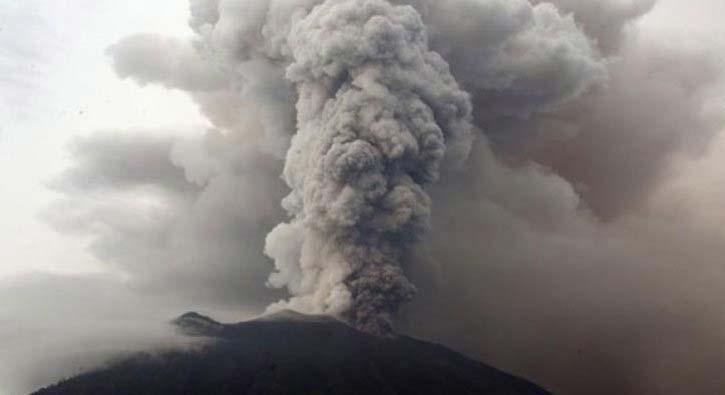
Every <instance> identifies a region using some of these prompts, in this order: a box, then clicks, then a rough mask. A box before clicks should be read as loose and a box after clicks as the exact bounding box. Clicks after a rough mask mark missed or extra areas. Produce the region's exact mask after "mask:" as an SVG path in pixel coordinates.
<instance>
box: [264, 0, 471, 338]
mask: <svg viewBox="0 0 725 395" xmlns="http://www.w3.org/2000/svg"><path fill="white" fill-rule="evenodd" d="M287 45H288V46H289V48H290V51H291V56H292V59H293V62H292V63H291V65H290V66H289V67H288V68H287V78H288V79H290V80H291V81H293V82H294V83H295V85H296V87H297V94H298V101H297V119H298V121H297V128H298V130H297V133H296V134H295V137H294V138H293V140H292V145H291V147H290V149H289V152H288V154H287V159H286V164H285V171H284V176H285V180H286V182H287V185H288V186H289V187H290V188H291V189H292V192H291V193H290V195H288V196H287V197H286V198H285V200H284V201H283V205H284V207H285V209H286V210H287V212H288V213H289V214H290V215H291V216H293V217H294V218H293V220H292V221H291V222H289V223H286V224H282V225H280V226H279V227H278V228H276V229H275V230H273V231H272V233H270V234H269V236H268V237H267V247H266V251H267V254H268V255H270V256H271V257H272V258H274V259H275V267H276V269H277V271H276V272H275V273H274V274H273V275H272V276H271V277H270V284H271V285H272V286H274V287H280V288H281V287H286V288H287V289H288V290H289V291H290V293H291V294H292V295H293V297H292V298H291V299H290V300H289V301H285V302H281V303H280V304H278V305H276V306H275V308H278V307H293V308H296V309H301V310H303V311H308V312H310V313H328V314H335V315H342V316H344V317H348V318H349V319H350V320H351V321H352V322H353V323H354V324H355V326H357V327H359V328H361V329H363V330H366V331H370V332H373V333H379V334H387V333H389V332H390V330H391V326H392V324H391V321H392V317H391V316H392V315H393V314H394V313H395V312H396V311H397V310H398V308H399V306H400V304H401V303H402V302H406V301H408V300H409V299H410V298H411V297H412V295H413V293H414V289H415V288H414V287H413V285H412V284H410V282H409V281H408V280H407V279H406V278H405V276H404V275H403V270H402V267H401V264H402V262H401V261H402V259H404V257H405V255H406V253H407V251H408V250H409V249H410V248H411V245H412V243H414V242H415V241H417V240H419V239H420V238H421V237H422V233H423V232H424V231H425V230H426V229H427V228H428V221H429V217H430V199H429V198H428V196H427V195H426V193H425V191H424V189H423V187H424V186H425V185H426V184H428V183H431V182H433V181H435V180H436V179H437V177H438V173H439V168H440V166H441V162H442V161H443V159H444V156H447V157H448V159H449V160H450V161H451V162H458V163H460V162H462V161H463V160H464V159H465V157H466V156H467V154H468V149H469V147H468V146H469V142H470V139H471V135H472V128H473V127H472V125H471V123H470V122H471V104H470V102H469V98H468V95H467V94H465V93H464V92H463V91H461V90H460V89H459V88H458V86H457V84H456V83H455V81H454V79H453V77H452V76H451V75H450V74H449V72H448V65H447V64H446V63H445V62H444V61H443V59H441V58H440V56H439V55H438V54H436V53H434V52H431V51H430V50H429V49H428V39H427V36H426V34H425V28H424V25H423V23H422V21H421V19H420V16H419V15H418V14H417V12H416V11H415V10H414V9H413V8H411V7H405V6H392V5H390V4H389V3H387V2H385V1H380V0H367V1H342V2H340V1H327V2H325V3H323V4H321V5H319V6H317V7H316V8H314V9H313V10H312V11H311V12H310V13H309V14H308V15H306V16H305V17H304V18H301V19H300V20H298V21H297V22H296V23H294V24H293V26H292V28H291V30H290V33H289V38H288V40H287ZM290 245H297V247H298V249H297V250H292V251H290Z"/></svg>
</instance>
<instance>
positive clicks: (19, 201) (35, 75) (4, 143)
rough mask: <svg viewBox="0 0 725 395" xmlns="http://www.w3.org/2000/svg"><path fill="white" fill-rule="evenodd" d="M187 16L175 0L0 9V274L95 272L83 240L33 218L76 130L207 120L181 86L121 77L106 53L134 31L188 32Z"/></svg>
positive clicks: (15, 4) (14, 1) (12, 0)
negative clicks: (147, 83) (138, 82)
mask: <svg viewBox="0 0 725 395" xmlns="http://www.w3.org/2000/svg"><path fill="white" fill-rule="evenodd" d="M187 17H188V10H187V7H186V6H185V5H184V4H180V2H179V1H174V0H161V1H153V2H148V1H128V2H123V3H119V2H117V1H111V0H102V1H82V0H80V1H62V2H59V1H43V0H30V1H25V0H7V1H3V3H2V5H0V74H1V75H2V76H3V77H2V78H0V102H1V103H2V105H1V106H0V125H1V126H0V161H2V163H0V177H1V178H2V179H3V180H4V182H3V184H2V187H0V188H2V190H1V191H0V194H1V195H2V196H3V201H4V202H5V204H4V205H3V209H2V211H3V212H2V214H1V215H2V218H3V221H2V222H0V240H2V247H3V248H2V249H0V250H1V251H0V277H8V276H13V275H17V274H20V273H26V272H29V271H53V272H76V271H87V270H98V265H96V264H95V262H94V259H93V258H92V257H90V256H88V254H86V253H85V252H84V251H83V248H82V245H83V242H82V241H79V240H77V239H74V238H67V237H63V236H62V235H60V234H58V233H56V232H54V231H52V230H50V229H49V228H48V227H47V225H46V224H44V223H43V222H42V221H40V220H39V219H37V215H38V212H39V211H40V209H41V208H42V207H43V206H44V205H47V204H48V202H49V201H50V200H51V199H52V198H53V194H52V193H51V192H50V191H48V190H47V188H45V187H44V183H45V182H47V181H49V179H50V177H52V176H53V175H55V174H57V173H58V172H59V170H60V169H62V168H63V167H64V166H67V162H66V161H65V158H66V156H67V152H66V146H67V144H68V142H69V140H70V138H71V137H72V136H77V135H84V134H88V133H89V132H92V131H95V130H99V129H129V128H134V127H144V128H148V129H154V128H156V127H159V128H160V127H174V128H176V127H177V126H181V128H178V129H184V130H186V129H189V130H190V129H192V128H193V126H195V125H198V124H203V123H204V122H205V121H204V120H203V118H201V117H200V116H199V115H198V110H197V109H196V107H195V106H194V105H192V103H191V101H190V100H189V99H188V98H187V97H186V96H184V95H182V94H180V93H178V92H173V91H171V90H167V89H163V88H158V87H146V88H140V87H138V86H137V85H135V84H133V83H131V82H130V81H125V82H124V81H120V80H119V79H118V77H116V75H115V74H114V73H113V71H112V69H111V67H110V61H109V58H108V56H107V55H106V48H107V47H108V46H109V45H111V44H112V43H114V42H116V41H118V40H119V39H120V38H122V37H124V36H125V35H128V34H130V33H132V32H137V31H148V32H156V33H161V34H168V35H180V36H184V35H187V34H189V29H188V27H187V24H186V19H187ZM159 103H163V105H159ZM41 246H42V247H41Z"/></svg>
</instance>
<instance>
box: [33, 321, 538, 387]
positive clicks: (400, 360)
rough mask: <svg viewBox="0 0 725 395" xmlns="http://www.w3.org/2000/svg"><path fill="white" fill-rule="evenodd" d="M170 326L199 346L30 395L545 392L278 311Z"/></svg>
mask: <svg viewBox="0 0 725 395" xmlns="http://www.w3.org/2000/svg"><path fill="white" fill-rule="evenodd" d="M173 324H174V325H176V327H177V328H178V330H180V331H182V332H183V333H184V334H186V335H188V336H194V337H199V338H201V339H202V340H204V341H203V342H202V344H203V345H202V346H200V347H198V348H194V349H190V350H184V351H168V352H163V353H153V354H152V353H144V354H139V355H134V356H132V357H129V358H126V359H124V360H121V361H118V362H115V363H113V364H110V365H109V366H107V367H105V368H102V369H98V370H95V371H91V372H87V373H84V374H81V375H79V376H76V377H73V378H70V379H67V380H64V381H61V382H59V383H58V384H55V385H52V386H50V387H47V388H44V389H41V390H39V391H37V392H35V393H34V394H35V395H71V394H72V395H85V394H89V395H90V394H94V395H98V394H104V395H143V394H148V395H171V394H185V395H192V394H193V395H197V394H198V395H212V394H220V395H227V394H300V395H302V394H304V395H311V394H361V395H362V394H376V395H408V394H410V395H413V394H415V395H421V394H485V395H545V394H549V392H547V391H546V390H544V389H542V388H540V387H538V386H536V385H534V384H531V383H529V382H527V381H525V380H523V379H520V378H517V377H514V376H512V375H509V374H506V373H504V372H501V371H499V370H497V369H494V368H491V367H489V366H486V365H484V364H482V363H480V362H478V361H475V360H472V359H470V358H467V357H465V356H463V355H461V354H458V353H456V352H453V351H451V350H449V349H446V348H445V347H442V346H439V345H436V344H432V343H428V342H424V341H420V340H416V339H413V338H411V337H408V336H402V335H398V336H393V337H378V336H373V335H370V334H367V333H363V332H360V331H358V330H356V329H354V328H352V327H350V326H348V325H347V324H345V323H343V322H340V321H338V320H336V319H334V318H331V317H327V316H309V315H303V314H300V313H296V312H293V311H283V312H280V313H276V314H273V315H268V316H263V317H261V318H258V319H255V320H252V321H245V322H240V323H237V324H222V323H219V322H216V321H215V320H213V319H211V318H209V317H205V316H203V315H201V314H197V313H187V314H184V315H182V316H181V317H179V318H177V319H176V320H174V321H173Z"/></svg>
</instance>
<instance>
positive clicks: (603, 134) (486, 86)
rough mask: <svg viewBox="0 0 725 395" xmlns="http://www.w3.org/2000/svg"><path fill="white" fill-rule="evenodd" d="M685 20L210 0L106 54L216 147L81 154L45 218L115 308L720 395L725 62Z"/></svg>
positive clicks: (139, 136) (144, 140)
mask: <svg viewBox="0 0 725 395" xmlns="http://www.w3.org/2000/svg"><path fill="white" fill-rule="evenodd" d="M702 1H703V3H702V4H705V0H702ZM672 4H674V2H670V3H667V0H663V2H662V4H661V5H655V3H654V1H652V0H601V1H574V0H571V1H570V0H550V1H543V0H535V1H527V0H440V1H434V0H395V1H389V2H386V1H383V0H339V1H325V2H323V1H322V0H191V1H190V10H191V19H190V21H189V24H190V27H191V28H192V30H193V32H194V36H193V37H192V38H191V39H186V40H182V39H177V38H169V37H160V36H157V35H149V34H135V35H131V36H129V37H127V38H124V39H123V40H121V41H119V42H118V43H116V44H114V45H112V46H111V47H110V48H109V50H108V53H109V55H110V56H111V57H112V60H113V67H114V69H115V71H116V72H117V74H118V75H119V76H120V77H121V78H128V79H131V80H133V81H135V82H137V83H139V84H141V85H145V84H155V85H161V86H164V87H167V88H170V89H176V90H180V91H183V92H185V93H187V94H188V95H189V96H190V97H191V98H192V99H193V100H194V101H195V102H196V104H197V105H198V107H199V109H200V111H201V112H202V114H203V115H204V116H205V117H206V118H207V119H208V120H209V122H210V124H211V128H210V130H208V131H197V132H196V133H195V137H182V136H180V135H179V133H176V132H175V131H158V130H155V131H152V130H136V131H106V132H98V133H95V134H92V135H89V136H86V137H84V138H80V139H78V140H77V141H76V142H75V143H74V144H73V145H72V150H71V154H72V157H71V159H72V165H71V166H70V168H69V169H68V170H67V171H65V172H64V173H62V174H61V175H60V177H59V179H58V180H56V181H55V182H53V183H52V185H51V186H52V187H53V188H55V190H56V191H58V192H59V193H61V194H62V198H61V199H60V200H59V202H58V203H57V205H56V206H53V207H50V208H49V209H48V210H47V211H46V213H45V214H44V215H45V217H46V218H47V219H48V220H49V221H50V222H51V224H52V225H53V226H55V227H56V228H57V229H59V230H60V231H62V232H64V233H73V234H78V235H80V236H82V237H85V238H87V239H88V240H89V241H90V250H91V252H93V253H94V255H95V256H97V257H99V258H100V260H102V261H103V262H104V263H106V264H107V265H109V266H110V267H111V268H112V269H113V273H118V274H120V276H121V277H122V278H123V281H112V284H113V286H111V288H113V289H116V288H118V290H117V291H113V292H114V295H121V296H118V297H116V296H113V295H110V296H109V295H107V296H106V297H107V299H109V300H111V303H116V302H115V300H116V299H124V300H132V301H136V300H138V299H137V298H141V299H143V300H144V303H146V304H147V306H148V310H149V311H151V310H153V309H152V307H155V308H157V309H158V310H159V311H163V312H164V314H166V313H165V312H167V311H168V312H171V311H175V310H177V309H178V310H179V312H182V311H185V310H187V309H190V308H200V309H202V310H204V311H207V312H209V313H212V314H213V313H214V312H220V313H224V312H229V311H236V312H244V313H261V312H263V311H264V310H265V309H266V308H272V309H274V308H279V307H283V306H284V307H292V308H296V309H300V310H302V311H308V312H326V313H329V314H337V315H340V316H342V317H344V318H346V319H349V320H350V321H352V322H354V323H355V324H356V325H358V326H360V327H361V328H363V329H366V330H369V331H372V332H377V333H381V332H385V331H386V330H389V329H390V326H391V325H392V324H393V323H396V324H397V326H398V327H399V328H400V329H402V330H403V331H404V332H407V333H411V334H413V335H416V336H422V337H426V338H429V339H432V340H434V341H438V342H442V343H444V344H446V345H448V346H452V347H455V348H457V349H459V350H461V351H463V352H465V353H468V354H471V355H474V356H478V357H481V358H482V359H483V360H485V361H486V362H489V363H491V364H493V365H495V366H498V367H500V368H503V369H506V370H509V371H511V372H514V373H517V374H520V375H523V376H526V377H529V378H532V379H535V380H536V381H537V382H539V383H541V384H542V385H544V386H545V387H548V388H550V389H551V390H553V391H555V392H556V393H560V394H613V393H614V394H624V395H629V394H632V395H640V394H649V393H693V394H694V393H697V394H700V393H701V394H710V393H720V392H722V388H723V385H722V382H721V381H722V380H721V379H720V376H721V372H720V369H719V367H720V366H722V363H723V362H724V361H723V357H722V356H723V355H725V349H723V347H722V344H725V343H723V342H722V335H721V334H722V333H725V315H724V314H723V312H722V311H721V310H722V309H721V306H722V305H723V304H725V300H723V297H722V292H721V289H722V270H721V259H720V257H721V256H722V255H723V254H725V250H723V247H722V243H721V240H722V238H723V237H725V233H724V232H723V230H722V226H721V224H722V219H721V218H720V217H721V216H720V215H719V214H717V213H719V212H720V211H722V210H720V208H719V207H718V203H719V202H721V201H722V200H723V199H722V198H723V197H725V188H722V187H721V185H723V183H722V177H721V176H720V175H719V174H720V171H719V169H720V168H721V167H722V164H721V160H720V158H721V157H722V153H723V152H725V143H724V141H725V140H723V137H722V135H721V131H722V125H723V114H724V113H725V112H724V111H723V107H722V103H723V101H722V100H723V99H722V98H723V97H724V96H725V95H723V92H724V91H725V90H724V89H723V78H722V77H723V73H722V70H723V69H725V68H723V65H722V59H721V57H720V58H719V57H718V56H717V54H718V52H717V51H718V50H720V49H719V48H717V46H716V45H714V44H712V43H710V42H707V41H705V40H702V41H697V40H693V39H692V37H683V33H682V32H676V33H674V34H672V36H665V35H664V34H661V33H658V32H655V31H654V30H653V28H651V27H648V25H647V24H646V23H645V22H643V21H642V20H641V18H643V17H645V16H646V15H647V14H648V13H649V12H650V11H651V10H654V11H657V7H665V6H670V7H671V6H672ZM693 23H694V22H693ZM466 158H467V159H466ZM280 175H282V177H283V179H280ZM439 176H440V177H439ZM285 183H286V185H285ZM285 196H287V197H286V198H285ZM282 201H283V206H284V208H283V207H280V202H282ZM285 211H286V213H287V216H285ZM285 221H287V222H285ZM265 253H266V254H265ZM269 257H272V258H274V260H273V261H272V260H270V259H269ZM271 272H273V274H271V276H270V273H271ZM43 281H45V280H43ZM65 281H66V283H67V286H68V287H75V284H78V280H77V279H68V280H65ZM104 281H109V280H108V279H106V280H104ZM81 282H82V281H81ZM35 283H37V281H36V282H33V281H28V282H27V284H35ZM56 283H57V282H56ZM413 284H414V285H413ZM268 285H271V286H272V287H269V286H268ZM28 287H31V285H28ZM59 287H60V285H59ZM278 288H279V289H278ZM416 289H417V293H416V292H415V290H416ZM285 291H286V292H285ZM24 292H25V291H24ZM88 292H89V293H94V297H96V298H102V297H104V296H103V295H100V296H99V295H96V293H95V291H94V290H93V289H90V288H89V291H88ZM414 293H415V294H416V296H415V297H414V298H412V300H410V299H411V297H412V296H413V294H414ZM129 295H132V296H129ZM114 298H115V299H114ZM94 300H95V299H94ZM280 300H282V301H281V302H280ZM409 300H410V303H408V304H405V303H403V302H407V301H409ZM99 303H100V302H99ZM269 306H272V307H269ZM398 309H400V312H399V314H398V315H397V316H396V315H394V313H395V312H396V310H398ZM96 310H102V309H101V308H99V309H93V311H96ZM169 314H171V313H169ZM11 315H12V314H11ZM99 315H100V313H99ZM148 315H149V314H146V313H144V314H138V315H134V314H133V313H129V314H128V316H127V317H125V318H124V321H125V322H130V321H133V320H142V319H143V320H146V319H148ZM0 318H2V317H0ZM163 318H166V317H163ZM8 319H10V318H8ZM89 320H90V318H89ZM26 321H28V320H26ZM29 321H32V320H29ZM28 326H32V323H29V324H28ZM1 330H2V329H0V331H1ZM6 331H7V329H6ZM79 332H83V331H79ZM79 332H74V331H64V332H63V333H67V334H68V336H67V337H65V338H64V341H66V342H67V343H70V342H71V339H81V340H78V341H79V342H82V339H84V338H85V337H84V336H86V335H87V334H83V336H81V335H80V334H78V333H79ZM18 333H20V332H18ZM49 336H50V335H49ZM154 336H155V335H154ZM154 336H152V337H151V338H152V339H156V337H154ZM132 337H133V339H131V340H132V341H131V343H132V344H138V337H137V336H135V335H134V336H132ZM17 344H20V343H17ZM11 354H12V353H9V354H8V355H11ZM0 355H1V353H0ZM0 358H3V357H2V356H0ZM5 358H6V359H0V363H4V362H5V361H6V360H8V359H7V358H10V357H5ZM30 365H31V363H29V362H28V363H27V364H26V366H30ZM64 371H68V370H67V369H66V370H64ZM12 375H13V376H15V377H20V376H21V373H17V374H16V372H13V374H12ZM2 379H7V378H4V377H2V376H1V375H0V380H2Z"/></svg>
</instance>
